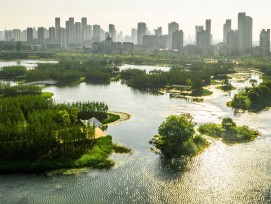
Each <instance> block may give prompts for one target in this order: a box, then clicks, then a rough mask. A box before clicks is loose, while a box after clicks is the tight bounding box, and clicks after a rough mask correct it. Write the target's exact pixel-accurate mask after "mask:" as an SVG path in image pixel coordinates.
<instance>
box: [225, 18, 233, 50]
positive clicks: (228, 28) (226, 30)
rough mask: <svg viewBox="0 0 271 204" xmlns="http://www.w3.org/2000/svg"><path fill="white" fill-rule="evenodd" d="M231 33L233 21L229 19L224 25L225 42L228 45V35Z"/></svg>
mask: <svg viewBox="0 0 271 204" xmlns="http://www.w3.org/2000/svg"><path fill="white" fill-rule="evenodd" d="M230 31H231V19H227V20H226V23H225V24H224V25H223V42H224V44H225V45H227V35H228V32H230Z"/></svg>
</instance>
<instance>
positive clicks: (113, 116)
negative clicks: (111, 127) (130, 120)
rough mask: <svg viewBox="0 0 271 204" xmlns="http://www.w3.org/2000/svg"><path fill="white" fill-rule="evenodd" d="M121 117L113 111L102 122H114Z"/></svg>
mask: <svg viewBox="0 0 271 204" xmlns="http://www.w3.org/2000/svg"><path fill="white" fill-rule="evenodd" d="M119 119H120V116H119V115H117V114H113V113H107V118H105V119H103V121H102V123H103V124H107V123H112V122H115V121H117V120H119Z"/></svg>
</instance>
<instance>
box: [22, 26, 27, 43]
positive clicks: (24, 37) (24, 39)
mask: <svg viewBox="0 0 271 204" xmlns="http://www.w3.org/2000/svg"><path fill="white" fill-rule="evenodd" d="M22 41H23V42H26V41H27V31H26V29H25V30H23V31H22Z"/></svg>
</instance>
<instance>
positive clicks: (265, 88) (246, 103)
mask: <svg viewBox="0 0 271 204" xmlns="http://www.w3.org/2000/svg"><path fill="white" fill-rule="evenodd" d="M270 104H271V81H265V82H263V83H261V84H260V85H259V86H255V87H252V88H250V89H248V88H246V89H245V90H244V91H243V92H240V93H238V94H236V95H235V96H234V97H233V99H232V101H231V106H232V107H233V108H239V109H244V110H253V109H256V110H262V109H264V108H265V107H266V106H269V105H270Z"/></svg>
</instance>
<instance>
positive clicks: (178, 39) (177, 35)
mask: <svg viewBox="0 0 271 204" xmlns="http://www.w3.org/2000/svg"><path fill="white" fill-rule="evenodd" d="M172 49H177V50H182V49H183V31H182V30H176V31H174V32H173V33H172Z"/></svg>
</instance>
